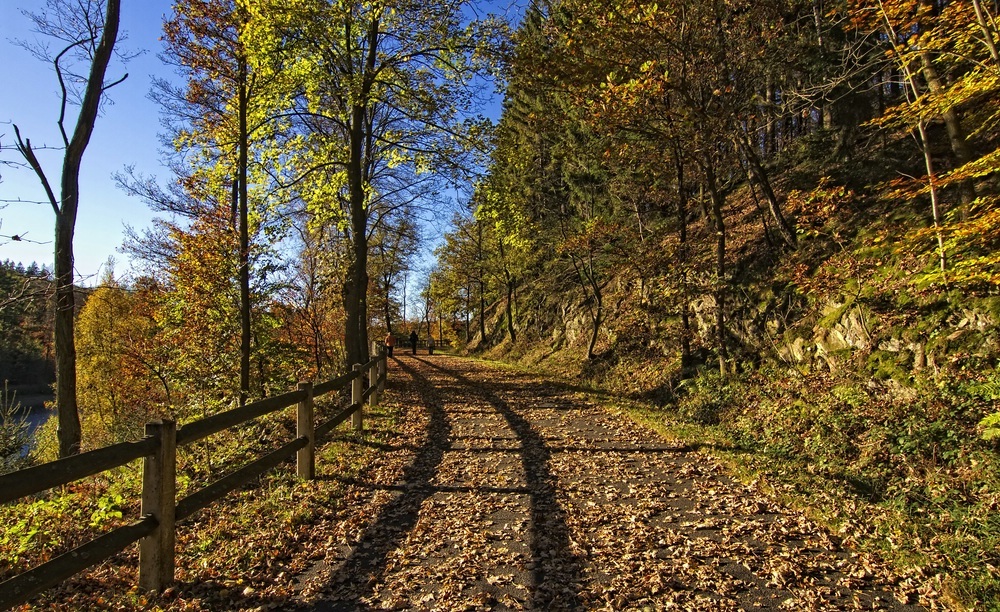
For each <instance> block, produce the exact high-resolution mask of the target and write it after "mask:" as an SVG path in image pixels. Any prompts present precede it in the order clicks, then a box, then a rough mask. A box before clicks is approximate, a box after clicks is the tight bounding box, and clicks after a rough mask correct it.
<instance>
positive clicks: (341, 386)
mask: <svg viewBox="0 0 1000 612" xmlns="http://www.w3.org/2000/svg"><path fill="white" fill-rule="evenodd" d="M386 365H387V364H386V356H385V354H384V353H379V355H378V356H377V357H375V358H374V359H372V360H371V361H369V362H368V363H366V364H356V365H354V367H353V368H352V370H351V371H350V372H348V373H346V374H343V375H342V376H339V377H337V378H334V379H332V380H328V381H326V382H322V383H319V384H316V385H313V383H310V382H303V383H299V385H298V388H297V389H296V390H295V391H290V392H288V393H284V394H282V395H276V396H274V397H269V398H266V399H262V400H260V401H256V402H253V403H250V404H247V405H246V406H243V407H242V408H236V409H233V410H229V411H226V412H221V413H219V414H215V415H212V416H209V417H206V418H203V419H200V420H197V421H192V422H190V423H186V424H184V425H183V426H181V427H180V428H179V429H178V428H177V426H176V424H175V423H174V422H173V421H169V420H162V421H154V422H151V423H147V424H146V432H145V433H146V435H145V437H143V438H142V439H141V440H137V441H134V442H124V443H121V444H115V445H112V446H108V447H105V448H100V449H96V450H92V451H88V452H86V453H81V454H79V455H76V456H73V457H67V458H65V459H60V460H58V461H53V462H50V463H45V464H42V465H38V466H34V467H30V468H27V469H24V470H20V471H17V472H12V473H10V474H5V475H2V476H0V504H5V503H9V502H12V501H16V500H19V499H21V498H24V497H28V496H30V495H36V494H38V493H41V492H43V491H46V490H48V489H51V488H53V487H59V486H62V485H65V484H69V483H71V482H73V481H76V480H79V479H81V478H85V477H87V476H92V475H94V474H98V473H101V472H104V471H107V470H110V469H113V468H116V467H120V466H123V465H125V464H127V463H129V462H131V461H134V460H136V459H140V458H141V459H143V471H142V500H141V510H140V511H139V514H140V518H139V519H138V520H136V521H134V522H132V523H130V524H128V525H124V526H122V527H118V528H117V529H114V530H112V531H109V532H108V533H105V534H103V535H101V536H99V537H97V538H96V539H94V540H91V541H89V542H87V543H85V544H83V545H81V546H79V547H77V548H75V549H73V550H71V551H69V552H67V553H64V554H62V555H60V556H58V557H55V558H54V559H51V560H50V561H47V562H45V563H43V564H41V565H39V566H36V567H34V568H32V569H30V570H28V571H26V572H23V573H21V574H18V575H16V576H14V577H13V578H10V579H8V580H6V581H4V582H2V583H0V610H4V609H7V608H12V607H14V606H16V605H19V604H22V603H24V602H26V601H28V600H29V599H31V598H32V597H33V596H35V595H37V594H38V593H41V592H42V591H44V590H45V589H48V588H50V587H53V586H55V585H57V584H59V583H60V582H62V581H64V580H66V579H67V578H69V577H71V576H73V575H75V574H78V573H80V572H82V571H83V570H85V569H87V568H90V567H93V566H94V565H97V564H98V563H101V562H102V561H104V560H106V559H108V558H109V557H111V556H113V555H115V554H117V553H119V552H121V551H122V550H124V549H125V548H126V547H128V546H129V545H131V544H133V543H135V542H139V586H140V588H143V589H146V590H161V589H163V588H165V587H166V586H167V585H168V584H170V583H171V582H173V579H174V540H175V526H176V522H177V521H179V520H182V519H184V518H187V517H189V516H191V515H192V514H194V513H195V512H197V511H198V510H201V509H202V508H205V507H207V506H209V505H211V504H212V503H214V502H216V501H218V500H219V499H221V498H222V497H223V496H224V495H226V494H227V493H229V492H230V491H233V490H235V489H237V488H239V487H241V486H243V485H244V484H246V483H248V482H250V481H251V480H253V479H254V478H256V477H258V476H260V475H261V474H263V473H264V472H267V471H268V470H270V469H273V468H275V467H277V466H278V465H279V464H281V463H283V462H284V461H286V460H288V459H290V458H291V456H292V455H295V456H296V473H297V475H298V476H299V477H300V478H303V479H312V478H313V477H314V476H315V472H316V468H315V457H316V454H315V449H316V440H317V439H319V438H322V437H323V436H324V435H326V434H327V433H329V432H330V431H332V430H333V429H334V428H335V427H337V426H338V425H340V424H341V423H343V422H344V421H346V420H347V419H348V418H351V421H352V426H353V428H354V429H355V430H356V431H361V430H362V429H363V414H364V406H365V405H366V404H374V405H378V402H379V401H380V396H381V393H382V392H383V390H384V388H385V380H386ZM366 380H367V381H368V384H367V387H366V385H365V381H366ZM348 385H350V387H351V398H350V402H351V403H350V405H349V406H347V407H346V408H344V409H342V410H340V411H339V412H337V414H335V415H334V416H333V417H331V418H330V419H328V420H327V421H325V422H323V423H320V424H316V423H315V419H314V414H315V411H314V404H313V401H314V399H315V398H317V397H319V396H321V395H326V394H328V393H334V392H339V391H342V390H345V389H346V388H347V387H348ZM291 406H296V437H295V439H293V440H291V441H289V442H287V443H285V444H283V445H282V446H281V447H280V448H278V449H276V450H274V451H271V452H270V453H267V454H266V455H263V456H261V457H259V458H257V459H256V460H254V461H252V462H251V463H249V464H247V465H245V466H243V467H241V468H240V469H238V470H236V471H234V472H232V473H230V474H228V475H226V476H224V477H222V478H220V479H219V480H216V481H215V482H213V483H211V484H209V485H207V486H205V487H204V488H202V489H199V490H198V491H195V492H194V493H191V494H190V495H188V496H187V497H185V498H183V499H181V500H177V499H176V478H175V474H176V451H177V448H178V447H182V446H186V445H188V444H191V443H192V442H196V441H198V440H201V439H204V438H206V437H208V436H211V435H213V434H216V433H219V432H222V431H225V430H226V429H229V428H230V427H234V426H236V425H240V424H243V423H246V422H247V421H250V420H253V419H256V418H258V417H262V416H264V415H267V414H271V413H273V412H277V411H278V410H283V409H285V408H288V407H291Z"/></svg>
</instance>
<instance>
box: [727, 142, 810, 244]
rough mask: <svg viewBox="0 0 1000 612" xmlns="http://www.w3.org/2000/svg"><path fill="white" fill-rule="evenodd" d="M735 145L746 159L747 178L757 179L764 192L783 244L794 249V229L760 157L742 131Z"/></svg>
mask: <svg viewBox="0 0 1000 612" xmlns="http://www.w3.org/2000/svg"><path fill="white" fill-rule="evenodd" d="M736 146H737V147H738V148H739V149H740V150H742V151H743V157H745V158H746V160H747V166H748V167H749V169H750V177H749V178H751V179H755V180H756V181H757V185H758V186H760V190H761V192H762V193H763V194H764V199H766V200H767V208H768V210H769V211H770V212H771V217H772V218H773V219H774V222H775V223H776V224H777V225H778V233H779V234H780V235H781V238H782V240H784V241H785V244H787V245H788V246H790V247H791V248H793V249H794V248H795V247H796V238H795V231H794V230H792V227H791V226H790V225H789V224H788V221H786V220H785V216H784V215H783V214H782V212H781V204H779V203H778V198H777V196H776V195H775V194H774V189H773V188H772V187H771V180H770V179H769V178H768V176H767V171H766V170H764V166H763V165H761V163H760V158H759V157H757V153H756V152H755V151H754V150H753V147H752V146H751V145H749V144H748V143H747V142H746V138H745V135H744V134H743V133H742V132H741V133H740V134H739V135H738V136H736Z"/></svg>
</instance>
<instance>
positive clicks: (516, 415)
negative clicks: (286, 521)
mask: <svg viewBox="0 0 1000 612" xmlns="http://www.w3.org/2000/svg"><path fill="white" fill-rule="evenodd" d="M390 381H391V382H390V386H389V390H388V395H387V396H388V401H396V402H403V403H405V405H407V406H409V407H410V408H409V409H408V410H407V411H406V416H405V417H404V422H403V423H402V424H401V425H402V428H403V431H405V432H407V433H406V434H404V435H403V436H401V437H400V438H399V439H398V440H394V441H392V442H391V443H390V444H387V445H384V446H385V447H384V448H383V449H382V451H383V452H380V453H379V455H378V456H379V459H378V462H377V464H376V465H375V466H373V467H372V469H371V470H370V471H369V472H368V473H367V475H366V476H365V477H364V478H363V479H360V480H356V481H352V482H351V483H349V484H350V486H349V487H348V504H347V508H348V509H347V510H345V514H344V515H343V516H341V517H339V519H340V520H341V523H340V524H339V526H338V527H337V529H336V532H335V535H334V536H333V537H331V538H330V540H329V541H328V545H327V550H326V551H325V552H326V556H325V559H324V560H322V561H321V562H320V563H319V564H317V565H316V566H315V567H314V568H313V569H312V570H311V571H310V572H309V573H308V574H307V575H306V577H304V578H303V580H302V581H301V582H300V584H299V590H300V597H301V601H303V602H305V603H304V607H305V608H306V609H311V610H356V609H366V608H368V609H378V608H390V609H392V608H395V609H440V610H478V609H515V610H518V609H543V610H549V609H614V610H621V609H643V608H646V609H680V610H759V609H792V610H800V609H817V610H829V609H894V610H906V609H919V608H917V607H915V606H906V605H903V604H901V603H900V602H899V601H898V600H897V599H896V598H895V596H894V595H893V586H892V585H891V584H890V582H889V578H888V576H889V573H888V572H887V571H886V570H885V569H884V568H881V567H880V566H878V565H877V564H874V563H873V562H872V561H870V560H868V559H866V558H864V557H861V556H858V555H855V554H853V553H851V552H850V551H847V550H844V549H842V548H841V547H840V546H839V544H838V542H837V540H836V538H834V537H832V536H830V535H829V534H827V533H826V532H824V531H823V530H822V529H821V528H819V527H817V526H816V525H815V524H813V523H811V522H810V521H808V520H806V519H805V518H803V517H802V516H801V515H799V514H796V513H793V512H789V511H787V510H785V509H782V508H781V507H779V506H776V505H775V504H773V503H772V502H770V501H769V500H768V499H767V498H765V497H764V496H762V495H761V494H760V493H759V492H757V491H755V490H754V489H752V488H749V487H747V486H744V485H740V484H736V483H733V482H732V481H731V480H729V479H728V478H727V477H726V476H725V475H724V474H723V472H722V470H721V469H720V468H719V466H718V465H716V464H715V463H714V462H712V461H711V460H709V459H708V458H706V457H705V456H703V455H701V454H699V453H697V452H693V451H689V450H686V449H683V448H677V447H673V446H671V445H669V444H667V443H665V442H664V441H663V440H662V439H661V438H659V437H658V436H657V435H655V434H654V433H651V432H649V431H647V430H645V429H643V428H641V427H639V426H636V425H634V424H633V423H631V422H630V421H628V420H626V419H624V418H621V417H618V416H615V415H612V414H609V413H608V412H606V411H605V410H604V409H602V408H600V407H598V406H595V405H594V404H593V403H591V402H590V401H588V400H587V399H585V398H584V396H582V395H580V394H578V393H576V392H574V391H573V390H572V389H569V388H566V387H562V386H560V385H558V384H554V383H551V382H545V381H541V380H538V379H536V378H533V377H530V376H524V375H516V374H511V373H508V372H501V371H498V370H496V369H493V368H491V367H490V366H488V365H485V364H482V363H478V362H473V361H470V360H464V359H459V358H452V357H445V356H433V357H427V356H426V355H420V356H417V357H413V356H409V355H402V356H399V357H397V358H395V359H393V360H390ZM897 590H900V589H897Z"/></svg>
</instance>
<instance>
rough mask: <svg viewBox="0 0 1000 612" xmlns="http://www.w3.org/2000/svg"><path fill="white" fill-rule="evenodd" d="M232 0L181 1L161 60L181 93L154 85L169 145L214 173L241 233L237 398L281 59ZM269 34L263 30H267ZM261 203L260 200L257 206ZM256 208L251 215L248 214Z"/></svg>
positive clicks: (254, 17) (243, 380)
mask: <svg viewBox="0 0 1000 612" xmlns="http://www.w3.org/2000/svg"><path fill="white" fill-rule="evenodd" d="M250 8H251V7H250V4H249V3H246V2H242V1H237V0H179V1H178V2H176V3H175V4H174V14H173V16H172V17H171V18H170V19H168V20H167V21H166V23H165V24H164V42H165V50H164V52H163V53H162V54H161V57H162V58H163V59H164V60H165V61H167V62H168V63H171V64H174V65H176V66H178V68H179V71H180V72H181V74H183V75H184V76H185V77H186V78H187V85H186V87H185V88H184V89H183V90H182V89H179V88H177V87H175V86H174V85H172V84H171V83H170V82H167V81H163V80H160V81H157V82H156V89H155V97H156V98H157V99H158V100H159V101H160V102H161V103H162V104H163V105H164V107H165V109H166V111H167V115H168V122H171V123H173V124H174V125H173V131H174V134H173V137H174V138H173V142H174V144H175V146H178V147H179V148H181V149H183V150H193V151H194V152H195V153H196V155H195V156H194V163H195V164H196V165H198V166H201V167H202V168H201V169H198V170H196V171H195V174H199V173H200V174H202V175H205V174H206V172H207V169H209V168H211V172H209V173H210V174H214V175H215V176H214V177H204V178H203V180H207V181H209V182H213V181H214V182H215V184H216V188H217V189H227V190H228V194H229V200H230V208H231V218H232V226H233V229H234V231H235V232H236V233H237V235H238V241H239V250H238V253H237V258H238V265H237V271H238V274H237V283H238V285H239V296H240V298H239V299H240V308H239V319H240V345H239V355H240V361H239V364H240V365H239V378H240V384H239V400H240V403H241V404H242V403H245V402H246V401H247V397H248V395H249V393H250V356H251V353H252V351H253V347H252V343H253V338H252V328H253V321H252V318H253V302H252V299H251V290H250V288H251V272H252V270H251V250H252V247H251V235H252V234H253V231H254V230H253V228H251V225H254V219H252V217H254V216H255V213H256V217H257V218H258V219H259V217H260V213H261V212H262V206H261V205H260V203H259V202H257V206H256V207H255V206H254V204H255V203H254V202H251V193H252V189H253V187H254V186H255V185H252V183H257V185H256V187H258V188H260V187H261V185H260V183H261V182H262V180H261V177H266V176H267V172H266V171H263V170H258V171H257V172H256V178H255V172H254V168H253V167H252V166H253V165H254V163H255V162H256V161H258V160H259V158H260V156H261V153H260V149H261V148H262V147H263V145H264V143H266V142H268V136H269V133H270V130H272V129H273V123H272V116H271V109H272V108H273V107H274V106H275V104H276V103H275V99H276V98H277V97H278V96H279V94H278V93H277V91H278V90H279V88H278V86H277V85H278V83H280V82H282V70H281V66H282V64H281V53H280V52H279V51H280V49H279V48H278V46H277V45H280V42H279V41H275V40H274V39H273V38H263V39H262V38H261V37H259V36H258V37H256V38H253V39H252V40H248V39H251V37H253V36H254V35H255V34H257V33H258V32H259V29H260V27H261V26H260V24H258V23H256V21H259V20H261V19H262V17H261V16H260V15H259V14H258V13H255V12H253V11H251V10H250ZM265 29H266V28H265ZM259 199H260V198H258V200H259ZM251 209H254V210H251Z"/></svg>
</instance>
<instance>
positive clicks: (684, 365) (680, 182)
mask: <svg viewBox="0 0 1000 612" xmlns="http://www.w3.org/2000/svg"><path fill="white" fill-rule="evenodd" d="M769 125H770V124H769ZM674 166H675V169H676V172H677V227H678V234H679V242H680V246H679V249H678V251H679V253H678V259H679V260H680V261H679V263H680V270H681V376H682V377H684V378H686V377H687V376H688V373H689V372H690V370H691V367H692V365H693V364H692V363H691V361H692V360H691V295H690V292H689V289H688V271H687V265H688V253H687V249H688V243H687V204H688V202H687V188H686V186H685V184H684V161H683V158H682V157H681V155H680V147H678V146H676V145H675V147H674Z"/></svg>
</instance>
